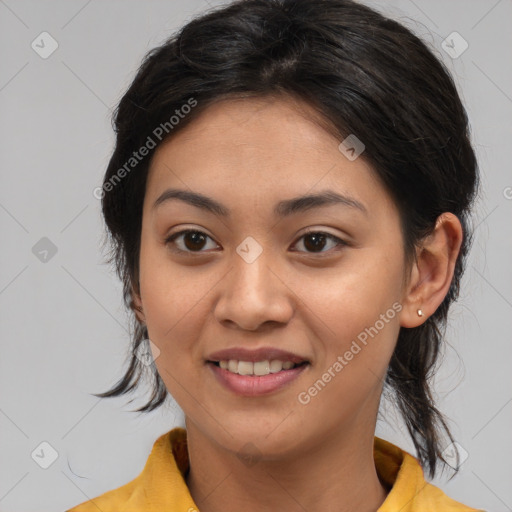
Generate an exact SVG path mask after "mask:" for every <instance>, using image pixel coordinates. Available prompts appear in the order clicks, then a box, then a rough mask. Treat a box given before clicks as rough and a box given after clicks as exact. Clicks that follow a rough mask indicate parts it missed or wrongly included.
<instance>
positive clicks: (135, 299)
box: [131, 289, 146, 324]
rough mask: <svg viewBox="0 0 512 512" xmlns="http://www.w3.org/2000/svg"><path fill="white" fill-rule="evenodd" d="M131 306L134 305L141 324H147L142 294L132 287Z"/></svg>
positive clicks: (133, 307)
mask: <svg viewBox="0 0 512 512" xmlns="http://www.w3.org/2000/svg"><path fill="white" fill-rule="evenodd" d="M131 306H132V309H133V310H134V312H135V316H136V317H137V320H138V321H139V322H140V323H141V324H145V323H146V317H145V316H144V310H143V307H142V300H141V298H140V296H139V295H138V294H137V293H135V291H134V290H133V289H132V301H131Z"/></svg>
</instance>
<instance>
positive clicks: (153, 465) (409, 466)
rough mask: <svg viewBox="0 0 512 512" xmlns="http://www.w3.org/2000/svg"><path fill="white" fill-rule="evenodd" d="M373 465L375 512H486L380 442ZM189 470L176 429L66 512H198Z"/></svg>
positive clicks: (183, 442)
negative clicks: (129, 470)
mask: <svg viewBox="0 0 512 512" xmlns="http://www.w3.org/2000/svg"><path fill="white" fill-rule="evenodd" d="M374 460H375V467H376V468H377V473H378V475H379V477H380V478H381V480H382V481H383V482H384V483H385V484H386V485H387V486H388V488H390V489H391V490H390V491H389V493H388V495H387V497H386V499H385V500H384V503H383V504H382V505H381V506H380V507H379V509H378V510H377V512H398V511H400V512H485V511H482V510H480V511H478V510H477V509H474V508H470V507H467V506H465V505H463V504H462V503H459V502H457V501H454V500H452V499H451V498H449V497H448V496H447V495H446V494H444V493H443V491H441V490H440V489H439V488H438V487H436V486H434V485H432V484H429V483H427V482H426V481H425V479H424V476H423V470H422V468H421V465H420V464H419V462H418V460H417V459H416V458H415V457H413V456H412V455H410V454H409V453H408V452H406V451H404V450H402V449H401V448H399V447H398V446H395V445H393V444H391V443H389V442H388V441H385V440H383V439H380V438H379V437H375V439H374ZM188 468H189V459H188V451H187V433H186V430H185V429H184V428H181V427H176V428H174V429H172V430H170V431H169V432H167V433H165V434H163V435H161V436H160V437H159V438H158V439H157V440H156V441H155V443H154V445H153V449H152V451H151V454H150V455H149V458H148V460H147V462H146V465H145V466H144V469H143V470H142V472H141V473H140V474H139V476H137V478H135V479H134V480H132V481H131V482H129V483H127V484H126V485H123V486H122V487H119V488H117V489H114V490H112V491H108V492H106V493H104V494H102V495H101V496H98V497H97V498H94V499H92V500H89V501H86V502H84V503H82V504H80V505H77V506H76V507H73V508H71V509H69V510H67V511H66V512H98V511H101V512H122V511H129V512H178V511H179V512H196V511H197V512H199V508H198V506H197V505H196V504H195V503H194V501H193V499H192V496H191V495H190V492H189V489H188V487H187V483H186V481H185V478H184V476H185V475H186V472H187V471H188Z"/></svg>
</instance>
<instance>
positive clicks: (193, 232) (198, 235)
mask: <svg viewBox="0 0 512 512" xmlns="http://www.w3.org/2000/svg"><path fill="white" fill-rule="evenodd" d="M208 238H209V239H210V240H213V239H212V238H211V237H210V236H208V235H207V234H206V233H203V232H202V231H198V230H197V229H185V230H183V231H178V232H177V233H173V234H172V235H170V236H169V237H168V238H166V239H165V244H166V245H169V246H171V247H170V248H171V250H172V251H174V252H179V253H189V254H190V253H197V252H205V251H201V249H202V248H203V247H204V245H205V240H206V239H208ZM178 239H181V244H177V243H176V240H178ZM178 245H181V247H182V248H180V247H178Z"/></svg>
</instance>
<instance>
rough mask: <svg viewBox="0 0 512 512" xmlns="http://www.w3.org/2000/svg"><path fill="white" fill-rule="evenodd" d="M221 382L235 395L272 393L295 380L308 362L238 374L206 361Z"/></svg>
mask: <svg viewBox="0 0 512 512" xmlns="http://www.w3.org/2000/svg"><path fill="white" fill-rule="evenodd" d="M207 364H208V366H209V367H210V368H211V369H212V371H213V373H214V374H215V376H216V377H217V379H218V380H219V382H220V383H221V384H223V385H224V386H226V387H227V388H228V389H229V390H231V391H233V392H234V393H236V394H237V395H242V396H260V395H266V394H269V393H273V392H274V391H277V390H279V389H281V388H283V387H284V386H286V385H288V384H289V383H290V382H292V381H293V380H295V379H296V378H297V377H298V376H299V375H300V374H301V373H302V372H303V371H304V370H305V369H306V368H307V367H308V366H309V364H307V363H306V364H302V365H300V366H296V367H295V368H292V369H291V370H281V371H280V372H277V373H269V374H268V375H259V376H258V375H239V374H238V373H232V372H230V371H228V370H225V369H224V368H221V367H220V366H217V365H215V364H213V363H207Z"/></svg>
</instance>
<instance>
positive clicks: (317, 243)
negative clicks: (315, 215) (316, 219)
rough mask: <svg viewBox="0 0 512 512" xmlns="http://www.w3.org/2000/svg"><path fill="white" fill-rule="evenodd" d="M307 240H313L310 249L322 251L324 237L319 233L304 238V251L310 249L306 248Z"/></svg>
mask: <svg viewBox="0 0 512 512" xmlns="http://www.w3.org/2000/svg"><path fill="white" fill-rule="evenodd" d="M307 240H313V244H312V248H313V249H320V250H321V249H323V248H324V247H325V235H322V234H321V233H313V234H309V235H307V236H306V238H305V239H304V246H305V247H306V249H310V248H311V247H308V245H310V244H308V243H307Z"/></svg>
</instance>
